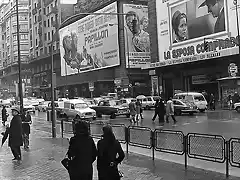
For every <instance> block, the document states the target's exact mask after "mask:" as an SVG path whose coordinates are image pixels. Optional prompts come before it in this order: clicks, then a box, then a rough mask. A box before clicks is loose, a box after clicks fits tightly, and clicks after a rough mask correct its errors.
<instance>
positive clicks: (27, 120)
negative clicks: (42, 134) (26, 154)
mask: <svg viewBox="0 0 240 180" xmlns="http://www.w3.org/2000/svg"><path fill="white" fill-rule="evenodd" d="M30 124H32V118H31V115H30V113H29V111H27V115H26V117H25V118H24V119H22V129H23V144H24V149H25V150H28V149H29V134H30Z"/></svg>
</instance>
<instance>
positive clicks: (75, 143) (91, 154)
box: [67, 121, 97, 180]
mask: <svg viewBox="0 0 240 180" xmlns="http://www.w3.org/2000/svg"><path fill="white" fill-rule="evenodd" d="M67 155H68V158H69V159H70V160H71V161H70V164H69V169H68V172H69V175H70V180H79V179H82V180H92V179H93V167H92V164H93V162H94V161H95V160H96V156H97V149H96V146H95V143H94V141H93V139H92V137H91V136H90V133H89V128H88V124H87V123H86V122H83V121H79V122H78V123H76V124H75V133H74V136H73V137H71V139H70V142H69V149H68V152H67Z"/></svg>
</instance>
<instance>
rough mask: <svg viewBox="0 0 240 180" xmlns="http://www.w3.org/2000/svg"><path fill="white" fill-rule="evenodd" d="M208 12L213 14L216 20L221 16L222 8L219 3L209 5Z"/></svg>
mask: <svg viewBox="0 0 240 180" xmlns="http://www.w3.org/2000/svg"><path fill="white" fill-rule="evenodd" d="M207 7H208V12H209V13H211V14H212V16H213V17H214V18H216V17H218V16H219V13H220V9H221V7H220V6H219V3H218V1H216V3H215V4H210V3H207Z"/></svg>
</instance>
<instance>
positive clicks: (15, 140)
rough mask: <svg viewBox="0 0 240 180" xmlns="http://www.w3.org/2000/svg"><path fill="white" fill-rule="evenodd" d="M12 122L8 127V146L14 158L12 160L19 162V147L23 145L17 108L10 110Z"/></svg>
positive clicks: (20, 121)
mask: <svg viewBox="0 0 240 180" xmlns="http://www.w3.org/2000/svg"><path fill="white" fill-rule="evenodd" d="M12 116H13V118H12V121H11V123H10V127H9V141H8V146H9V147H10V148H11V150H12V154H13V156H14V159H13V160H21V149H20V146H22V145H23V139H22V120H21V117H20V110H19V108H17V107H16V108H12Z"/></svg>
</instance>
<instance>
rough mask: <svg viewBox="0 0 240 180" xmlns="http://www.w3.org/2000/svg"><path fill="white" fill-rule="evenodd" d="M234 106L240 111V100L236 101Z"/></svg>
mask: <svg viewBox="0 0 240 180" xmlns="http://www.w3.org/2000/svg"><path fill="white" fill-rule="evenodd" d="M233 106H234V109H235V110H236V111H237V112H239V113H240V102H238V103H235V104H234V105H233Z"/></svg>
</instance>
